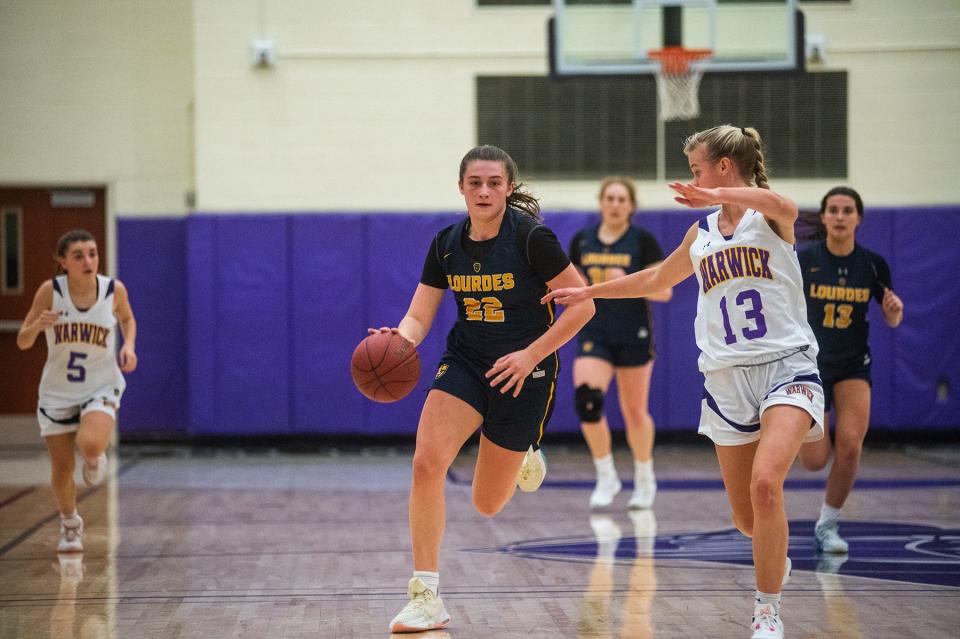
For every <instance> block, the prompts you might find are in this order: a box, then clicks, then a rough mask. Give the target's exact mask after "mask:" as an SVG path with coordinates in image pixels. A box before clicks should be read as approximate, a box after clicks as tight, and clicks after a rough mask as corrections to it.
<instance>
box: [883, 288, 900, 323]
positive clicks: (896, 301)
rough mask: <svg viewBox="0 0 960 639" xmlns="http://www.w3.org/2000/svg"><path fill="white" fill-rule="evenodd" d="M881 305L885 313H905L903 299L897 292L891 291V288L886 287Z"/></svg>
mask: <svg viewBox="0 0 960 639" xmlns="http://www.w3.org/2000/svg"><path fill="white" fill-rule="evenodd" d="M880 305H881V306H882V307H883V311H884V313H888V314H892V315H895V316H896V315H900V314H901V313H903V300H901V299H900V298H899V297H897V294H896V293H894V292H893V291H891V290H890V289H889V288H886V287H884V289H883V302H881V304H880Z"/></svg>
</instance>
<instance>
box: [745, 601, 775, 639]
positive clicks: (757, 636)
mask: <svg viewBox="0 0 960 639" xmlns="http://www.w3.org/2000/svg"><path fill="white" fill-rule="evenodd" d="M750 629H751V630H753V634H752V635H751V636H750V639H783V622H782V621H780V613H778V612H776V611H775V610H774V608H773V606H771V605H770V604H757V605H755V606H754V607H753V619H751V620H750Z"/></svg>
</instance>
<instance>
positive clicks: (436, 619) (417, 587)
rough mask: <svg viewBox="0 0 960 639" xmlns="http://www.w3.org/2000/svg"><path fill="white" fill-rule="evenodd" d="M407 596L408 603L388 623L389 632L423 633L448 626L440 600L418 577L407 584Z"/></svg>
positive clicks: (446, 615)
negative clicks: (408, 598)
mask: <svg viewBox="0 0 960 639" xmlns="http://www.w3.org/2000/svg"><path fill="white" fill-rule="evenodd" d="M407 596H408V597H410V601H409V602H407V605H406V606H404V607H403V610H401V611H400V613H399V614H398V615H397V616H396V617H394V618H393V621H391V622H390V632H423V631H424V630H434V629H437V628H446V627H447V626H448V625H449V624H450V615H448V614H447V609H446V608H444V607H443V600H442V599H440V597H438V596H437V595H436V594H435V593H434V592H433V591H432V590H430V588H428V587H427V584H425V583H423V580H422V579H420V578H419V577H414V578H413V579H411V580H410V582H409V583H408V584H407Z"/></svg>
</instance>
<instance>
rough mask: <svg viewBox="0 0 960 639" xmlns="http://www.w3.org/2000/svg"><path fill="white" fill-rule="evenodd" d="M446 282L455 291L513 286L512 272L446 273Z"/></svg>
mask: <svg viewBox="0 0 960 639" xmlns="http://www.w3.org/2000/svg"><path fill="white" fill-rule="evenodd" d="M447 284H448V285H449V286H450V290H452V291H453V292H455V293H480V292H485V291H509V290H510V289H512V288H513V287H514V286H515V283H514V278H513V273H494V274H493V275H447Z"/></svg>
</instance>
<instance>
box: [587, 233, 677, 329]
mask: <svg viewBox="0 0 960 639" xmlns="http://www.w3.org/2000/svg"><path fill="white" fill-rule="evenodd" d="M599 230H600V225H599V224H595V225H592V226H588V227H586V228H584V229H581V230H580V231H579V232H578V233H577V234H576V235H575V236H574V237H573V240H571V242H570V261H571V262H572V263H573V264H574V265H575V266H576V267H577V268H579V269H580V271H581V272H583V274H584V275H586V276H587V280H588V282H589V283H590V284H599V283H601V282H605V281H607V272H608V269H612V268H619V269H622V270H623V271H624V272H626V273H627V274H629V273H635V272H637V271H639V270H642V269H644V268H646V267H647V266H649V265H650V264H653V263H654V262H659V261H660V260H662V259H663V251H662V250H661V249H660V245H659V244H658V243H657V240H656V239H654V237H653V236H652V235H651V234H650V233H647V232H646V231H644V230H643V229H641V228H639V227H636V226H632V225H631V226H629V227H627V231H626V232H625V233H624V234H623V235H622V236H621V237H620V239H619V240H617V241H616V242H614V243H613V244H604V243H603V242H601V241H600V238H599V237H598V235H597V234H598V232H599ZM594 304H596V307H597V312H596V314H595V315H594V316H593V318H592V319H591V320H590V322H589V323H588V324H587V325H586V326H585V327H584V329H583V330H584V331H585V332H587V333H589V334H590V335H591V336H592V337H594V339H597V340H600V341H604V342H608V343H611V344H619V343H630V342H633V341H636V340H637V339H638V338H645V337H647V336H649V333H650V321H651V320H650V308H649V304H648V303H647V300H645V299H643V298H628V299H595V300H594Z"/></svg>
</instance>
